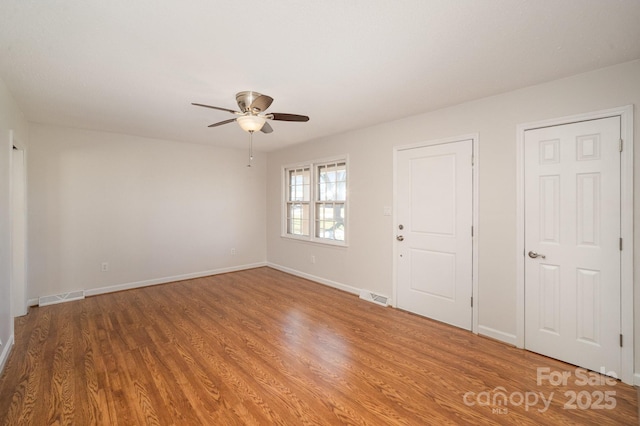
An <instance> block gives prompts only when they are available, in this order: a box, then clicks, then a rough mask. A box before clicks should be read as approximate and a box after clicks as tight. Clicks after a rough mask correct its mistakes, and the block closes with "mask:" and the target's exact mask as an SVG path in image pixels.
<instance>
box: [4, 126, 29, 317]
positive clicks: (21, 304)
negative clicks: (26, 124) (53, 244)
mask: <svg viewBox="0 0 640 426" xmlns="http://www.w3.org/2000/svg"><path fill="white" fill-rule="evenodd" d="M9 144H10V147H9V148H10V149H11V155H10V157H9V169H10V173H11V176H10V178H9V186H10V194H11V195H10V196H11V204H10V205H11V213H10V236H11V250H10V255H9V257H10V259H11V266H10V299H11V301H10V302H11V303H10V306H11V317H12V318H13V317H17V316H23V315H26V314H27V312H28V309H29V304H28V299H27V244H28V240H27V238H28V236H27V228H28V223H27V150H26V149H25V147H24V145H22V143H21V142H20V139H19V138H17V137H16V133H15V131H13V130H9ZM14 150H18V151H20V152H21V153H22V173H21V175H20V176H18V177H17V178H18V179H20V181H21V182H20V187H21V189H22V192H23V194H22V196H23V199H24V204H23V211H24V217H23V218H22V220H23V227H22V229H21V231H22V232H20V233H19V234H16V231H17V230H16V229H15V222H14V219H15V218H14V215H15V208H16V206H14V204H13V203H14V192H15V191H16V182H14V178H15V177H14V168H15V166H14V155H13V151H14ZM16 238H20V239H21V243H20V244H18V246H19V247H22V248H23V252H21V253H17V248H16ZM18 255H19V256H20V258H18V259H16V256H18ZM16 261H18V265H16ZM16 267H20V269H21V274H20V275H21V276H22V278H23V279H22V282H20V283H18V282H17V281H16V279H15V276H16ZM17 286H19V287H17ZM16 290H18V291H19V293H20V294H21V295H22V297H20V300H16V295H15V294H14V292H15V291H16Z"/></svg>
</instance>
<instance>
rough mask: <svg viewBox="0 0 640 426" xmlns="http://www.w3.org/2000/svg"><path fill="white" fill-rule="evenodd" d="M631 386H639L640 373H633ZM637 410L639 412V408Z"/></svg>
mask: <svg viewBox="0 0 640 426" xmlns="http://www.w3.org/2000/svg"><path fill="white" fill-rule="evenodd" d="M633 384H634V385H636V386H640V373H635V374H634V375H633ZM638 391H639V392H640V389H638ZM638 410H640V406H639V407H638Z"/></svg>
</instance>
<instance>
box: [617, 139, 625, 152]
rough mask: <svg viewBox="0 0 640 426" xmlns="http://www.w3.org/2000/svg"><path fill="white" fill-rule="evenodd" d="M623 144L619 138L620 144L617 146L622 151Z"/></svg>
mask: <svg viewBox="0 0 640 426" xmlns="http://www.w3.org/2000/svg"><path fill="white" fill-rule="evenodd" d="M623 146H624V142H623V141H622V139H620V145H619V146H618V147H619V149H620V152H622V147H623Z"/></svg>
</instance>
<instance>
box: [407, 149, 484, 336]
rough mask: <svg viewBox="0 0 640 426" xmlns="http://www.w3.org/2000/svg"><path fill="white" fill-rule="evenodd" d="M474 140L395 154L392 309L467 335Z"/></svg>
mask: <svg viewBox="0 0 640 426" xmlns="http://www.w3.org/2000/svg"><path fill="white" fill-rule="evenodd" d="M472 155H473V141H472V140H464V141H459V142H452V143H444V144H440V145H431V146H426V147H420V148H413V149H407V150H402V151H399V152H398V155H397V163H396V176H397V194H396V196H397V219H398V222H397V224H396V226H397V227H398V228H397V229H396V233H397V239H398V241H397V242H396V244H397V245H398V247H397V248H398V249H397V254H398V259H397V274H398V275H397V298H398V300H397V306H398V307H399V308H401V309H405V310H407V311H411V312H414V313H417V314H419V315H423V316H426V317H429V318H433V319H435V320H438V321H442V322H445V323H448V324H451V325H455V326H457V327H461V328H464V329H467V330H471V325H472V308H471V296H472V271H473V260H472V257H473V250H472V236H471V232H472V231H471V226H472V224H473V173H472Z"/></svg>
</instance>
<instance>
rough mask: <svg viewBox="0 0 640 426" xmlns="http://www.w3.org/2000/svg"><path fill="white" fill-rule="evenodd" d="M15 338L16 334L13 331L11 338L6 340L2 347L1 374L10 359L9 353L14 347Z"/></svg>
mask: <svg viewBox="0 0 640 426" xmlns="http://www.w3.org/2000/svg"><path fill="white" fill-rule="evenodd" d="M13 339H14V335H13V333H11V335H10V336H9V339H8V340H7V341H6V342H4V348H3V349H2V353H0V376H1V375H2V372H3V371H4V366H5V364H6V363H7V360H8V359H9V355H10V354H11V349H13V341H14V340H13Z"/></svg>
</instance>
